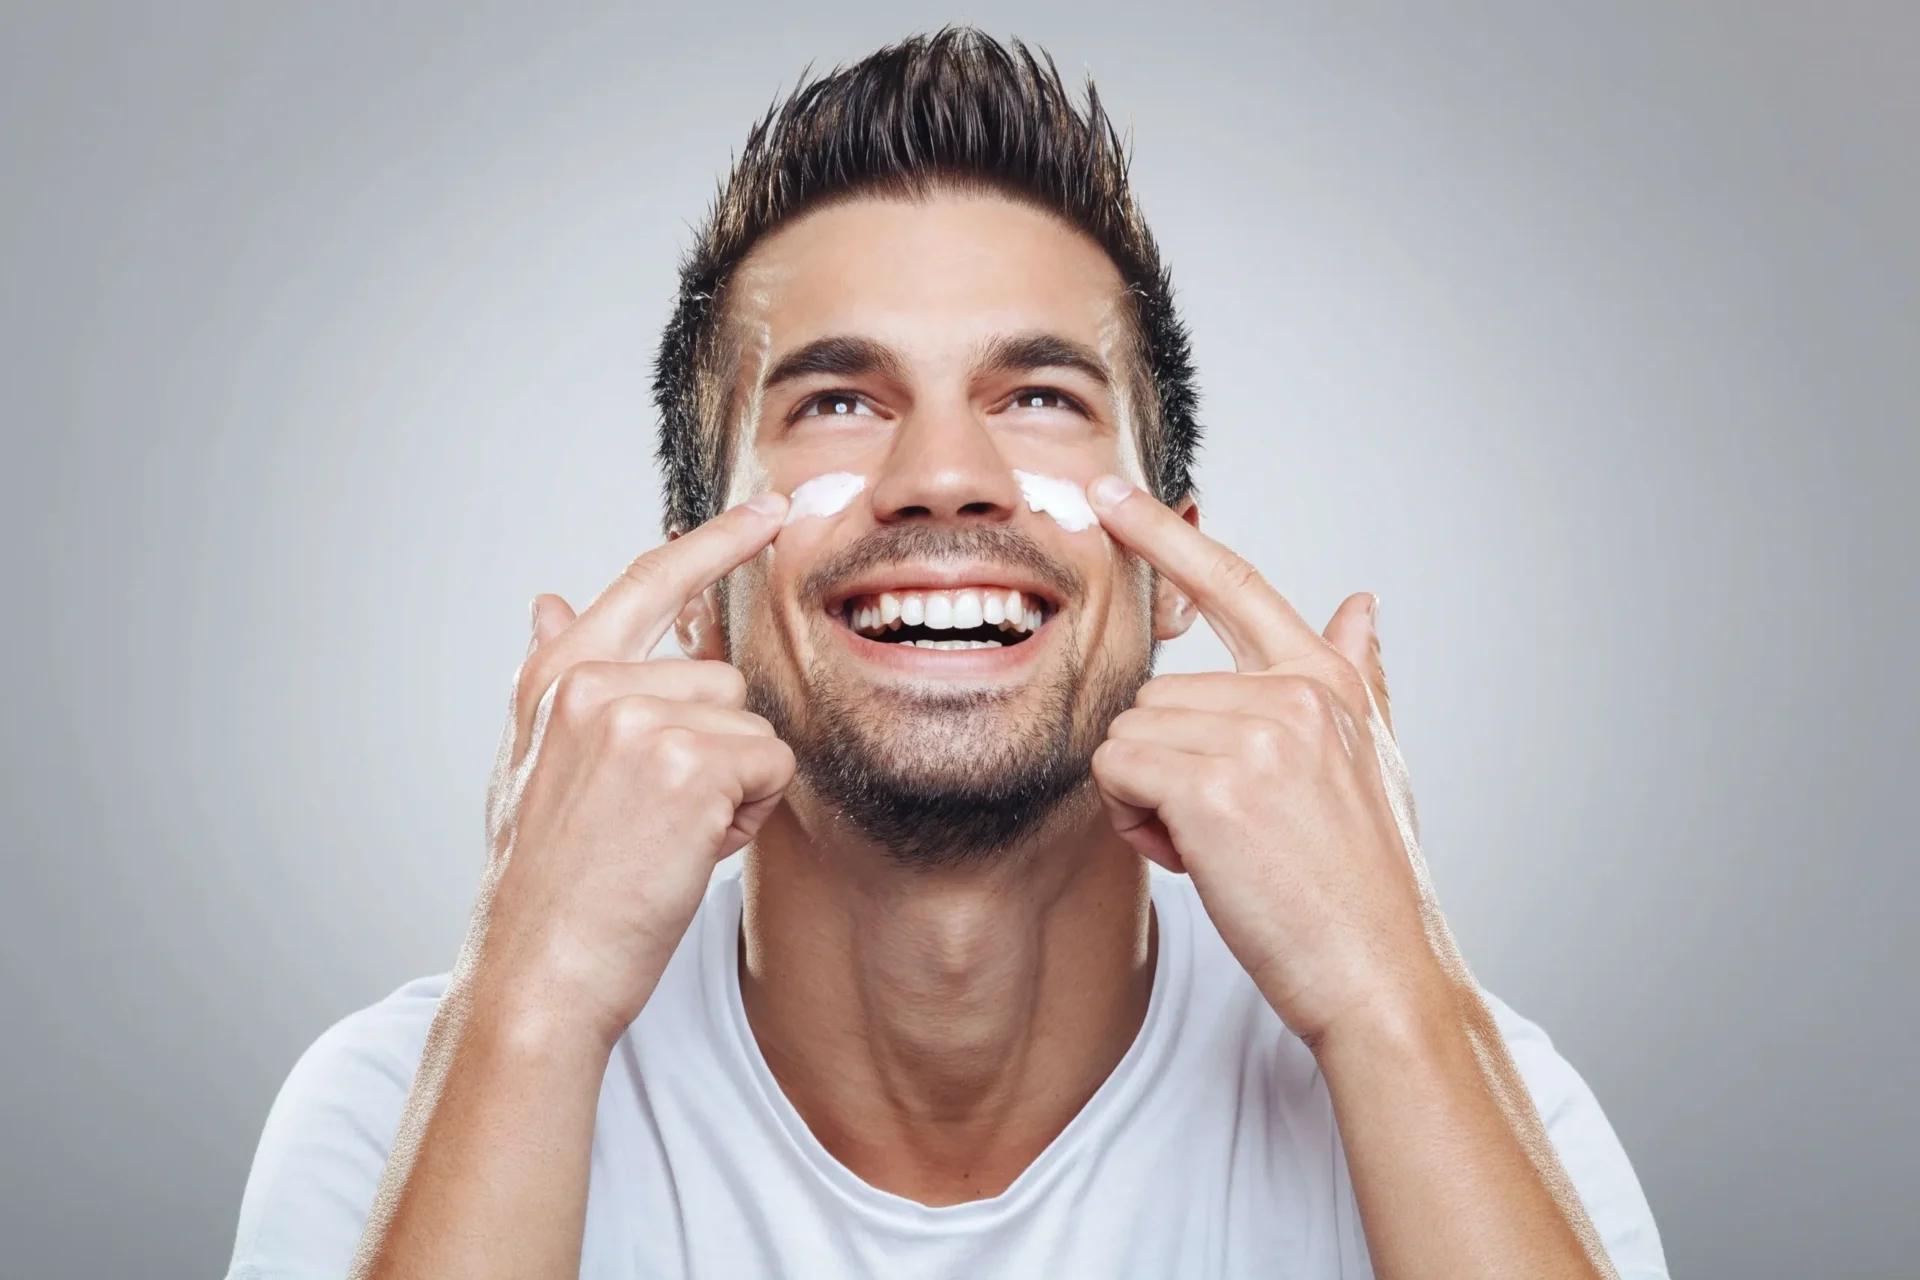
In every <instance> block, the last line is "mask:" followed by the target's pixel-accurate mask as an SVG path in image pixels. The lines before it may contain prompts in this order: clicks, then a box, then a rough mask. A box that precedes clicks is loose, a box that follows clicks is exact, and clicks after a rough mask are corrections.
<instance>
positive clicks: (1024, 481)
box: [1013, 471, 1096, 533]
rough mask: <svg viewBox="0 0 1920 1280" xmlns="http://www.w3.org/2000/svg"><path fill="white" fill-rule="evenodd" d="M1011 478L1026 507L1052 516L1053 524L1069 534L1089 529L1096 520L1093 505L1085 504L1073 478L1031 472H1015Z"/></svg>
mask: <svg viewBox="0 0 1920 1280" xmlns="http://www.w3.org/2000/svg"><path fill="white" fill-rule="evenodd" d="M1013 478H1014V479H1015V480H1017V481H1019V482H1020V492H1021V494H1022V495H1024V496H1025V497H1026V500H1027V506H1029V507H1031V508H1032V509H1033V510H1034V511H1035V512H1044V513H1045V514H1047V515H1050V516H1052V517H1053V519H1054V523H1056V524H1058V525H1059V526H1060V527H1061V528H1062V529H1065V530H1066V531H1067V532H1068V533H1079V532H1080V531H1081V530H1083V529H1091V528H1092V527H1093V526H1094V524H1095V523H1096V520H1095V516H1094V514H1093V508H1092V507H1090V506H1088V505H1087V495H1086V492H1085V491H1084V490H1083V489H1082V488H1081V487H1080V486H1079V485H1077V484H1075V483H1074V482H1073V481H1071V480H1062V479H1061V478H1060V477H1059V476H1043V475H1040V474H1038V473H1037V472H1033V471H1015V472H1014V473H1013Z"/></svg>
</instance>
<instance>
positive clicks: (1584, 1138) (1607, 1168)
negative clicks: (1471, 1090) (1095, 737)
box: [1152, 867, 1667, 1280]
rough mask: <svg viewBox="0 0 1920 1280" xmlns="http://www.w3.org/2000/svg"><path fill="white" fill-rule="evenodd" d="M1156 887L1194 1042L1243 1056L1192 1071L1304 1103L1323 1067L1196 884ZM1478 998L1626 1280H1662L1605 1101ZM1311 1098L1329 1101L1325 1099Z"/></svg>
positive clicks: (1655, 1238) (1640, 1197)
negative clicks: (1260, 1083)
mask: <svg viewBox="0 0 1920 1280" xmlns="http://www.w3.org/2000/svg"><path fill="white" fill-rule="evenodd" d="M1152 886H1153V901H1154V906H1155V908H1156V909H1157V910H1158V911H1159V912H1160V913H1161V915H1162V920H1163V936H1165V937H1167V938H1177V937H1185V938H1186V939H1189V940H1188V941H1186V942H1185V943H1184V944H1183V947H1182V949H1183V951H1184V953H1185V955H1186V956H1187V963H1188V964H1189V965H1190V966H1191V968H1192V971H1193V978H1192V980H1191V981H1190V983H1188V984H1186V991H1185V1002H1186V1003H1187V1005H1188V1006H1189V1009H1188V1012H1187V1017H1188V1019H1189V1020H1190V1021H1191V1020H1198V1022H1199V1023H1200V1026H1201V1028H1202V1029H1207V1028H1211V1029H1212V1030H1213V1031H1214V1032H1215V1033H1214V1034H1194V1035H1192V1037H1191V1041H1192V1043H1194V1044H1196V1045H1207V1046H1208V1047H1209V1052H1211V1053H1213V1054H1216V1055H1217V1054H1225V1055H1226V1056H1228V1057H1233V1056H1234V1055H1240V1057H1241V1058H1242V1061H1238V1062H1232V1063H1200V1064H1195V1065H1193V1066H1192V1067H1190V1071H1191V1072H1192V1073H1194V1074H1202V1073H1204V1071H1205V1070H1206V1069H1207V1068H1208V1067H1209V1066H1212V1067H1216V1068H1230V1069H1232V1070H1234V1071H1239V1070H1242V1069H1244V1068H1245V1067H1246V1066H1247V1065H1248V1064H1249V1063H1251V1062H1254V1061H1256V1060H1257V1062H1258V1064H1259V1065H1260V1067H1261V1069H1262V1072H1263V1075H1264V1078H1266V1079H1267V1080H1268V1081H1269V1082H1270V1084H1273V1085H1279V1086H1285V1085H1289V1084H1291V1085H1292V1086H1293V1088H1294V1090H1295V1091H1296V1093H1297V1094H1298V1096H1301V1097H1304V1096H1307V1094H1308V1093H1309V1092H1311V1091H1313V1090H1314V1088H1315V1086H1316V1084H1317V1082H1318V1080H1319V1071H1318V1065H1317V1063H1315V1061H1314V1060H1313V1057H1312V1054H1311V1052H1310V1051H1309V1050H1308V1049H1307V1048H1306V1046H1305V1045H1304V1044H1302V1043H1301V1042H1300V1040H1299V1039H1298V1037H1296V1036H1294V1035H1293V1033H1292V1032H1291V1031H1289V1030H1287V1029H1286V1027H1285V1025H1284V1024H1283V1023H1282V1022H1281V1020H1280V1017H1279V1015H1278V1014H1276V1013H1274V1011H1273V1009H1272V1007H1271V1006H1270V1005H1268V1004H1267V1002H1266V1000H1265V998H1264V997H1262V996H1261V995H1260V993H1259V991H1258V989H1257V988H1255V987H1254V985H1253V982H1252V980H1251V979H1250V978H1248V977H1247V976H1246V974H1245V972H1244V971H1243V970H1242V969H1241V968H1240V964H1239V961H1237V960H1236V959H1234V957H1233V953H1232V952H1231V951H1229V950H1228V949H1227V946H1226V943H1225V942H1223V941H1222V940H1221V938H1220V935H1219V932H1218V931H1217V930H1216V929H1215V928H1214V927H1213V922H1212V920H1211V918H1210V917H1209V916H1208V915H1207V912H1206V906H1205V904H1204V903H1202V902H1201V900H1200V895H1199V893H1198V891H1197V890H1195V889H1194V887H1193V882H1192V881H1191V880H1189V879H1188V878H1187V877H1185V876H1178V875H1174V874H1172V873H1170V872H1165V871H1162V870H1160V869H1159V868H1157V867H1156V868H1155V869H1154V872H1153V879H1152ZM1481 995H1482V997H1483V998H1484V999H1485V1001H1486V1004H1487V1008H1488V1010H1489V1011H1490V1012H1491V1013H1492V1014H1493V1018H1494V1022H1495V1024H1496V1025H1497V1026H1498V1027H1499V1028H1500V1035H1501V1038H1502V1040H1504V1041H1505V1042H1506V1045H1507V1051H1508V1053H1509V1054H1511V1055H1512V1057H1513V1063H1514V1067H1515V1068H1516V1069H1517V1070H1518V1071H1519V1073H1520V1078H1521V1080H1522V1081H1523V1082H1524V1083H1525V1084H1526V1087H1527V1092H1528V1093H1529V1095H1530V1096H1531V1097H1532V1099H1533V1104H1534V1107H1535V1109H1537V1110H1538V1111H1539V1113H1540V1118H1541V1120H1542V1122H1543V1123H1544V1124H1545V1126H1546V1130H1547V1136H1548V1138H1549V1139H1550V1140H1551V1141H1552V1143H1553V1146H1554V1150H1555V1152H1556V1153H1557V1154H1558V1155H1559V1157H1560V1163H1561V1164H1562V1166H1564V1167H1565V1169H1566V1171H1567V1176H1568V1177H1569V1178H1570V1179H1571V1180H1572V1182H1573V1185H1574V1187H1575V1188H1576V1189H1577V1190H1578V1191H1579V1193H1580V1198H1581V1201H1582V1203H1583V1204H1584V1205H1585V1206H1586V1209H1587V1215H1588V1216H1589V1217H1590V1218H1592V1219H1593V1225H1594V1228H1595V1230H1597V1231H1598V1232H1599V1233H1600V1238H1601V1239H1602V1240H1603V1241H1605V1243H1606V1246H1607V1251H1608V1253H1609V1254H1610V1255H1611V1256H1612V1258H1613V1263H1614V1266H1615V1267H1616V1268H1618V1269H1619V1272H1620V1275H1621V1277H1622V1280H1655V1278H1656V1277H1658V1278H1660V1280H1664V1277H1665V1276H1666V1274H1667V1269H1666V1261H1665V1257H1664V1254H1663V1253H1662V1250H1661V1246H1660V1234H1659V1231H1658V1230H1657V1228H1656V1227H1655V1225H1654V1220H1653V1211H1652V1209H1651V1208H1649V1206H1648V1204H1647V1199H1646V1195H1645V1194H1644V1193H1643V1192H1642V1191H1641V1188H1640V1181H1639V1179H1638V1178H1637V1177H1636V1176H1635V1175H1634V1172H1633V1165H1632V1163H1631V1162H1630V1161H1629V1160H1628V1159H1627V1153H1626V1150H1625V1148H1623V1147H1622V1146H1621V1143H1620V1139H1619V1137H1618V1135H1616V1134H1615V1133H1614V1131H1613V1126H1612V1124H1611V1123H1609V1122H1608V1120H1607V1116H1606V1113H1605V1112H1604V1111H1602V1110H1601V1107H1600V1102H1599V1099H1598V1098H1596V1097H1595V1096H1594V1093H1593V1090H1592V1089H1590V1088H1589V1087H1588V1086H1587V1083H1586V1081H1585V1080H1583V1079H1582V1078H1581V1076H1580V1073H1579V1072H1578V1071H1576V1070H1575V1069H1574V1067H1573V1064H1572V1063H1570V1062H1568V1061H1567V1059H1566V1058H1565V1057H1563V1056H1561V1054H1560V1051H1559V1050H1558V1049H1557V1048H1556V1047H1555V1046H1554V1043H1553V1040H1552V1039H1551V1038H1550V1037H1549V1036H1548V1035H1547V1033H1546V1031H1545V1030H1544V1029H1542V1028H1541V1027H1540V1025H1539V1024H1538V1023H1535V1022H1533V1021H1531V1020H1529V1019H1527V1018H1524V1017H1522V1016H1520V1015H1519V1014H1518V1013H1516V1012H1514V1010H1513V1009H1512V1008H1511V1007H1509V1006H1508V1005H1507V1004H1506V1002H1505V1001H1503V1000H1501V999H1499V998H1498V997H1496V996H1494V995H1493V994H1492V993H1490V992H1488V991H1486V990H1485V989H1484V988H1482V990H1481ZM1314 1096H1316V1097H1322V1098H1324V1092H1323V1091H1321V1092H1318V1093H1315V1094H1314ZM1328 1105H1330V1103H1329V1104H1328Z"/></svg>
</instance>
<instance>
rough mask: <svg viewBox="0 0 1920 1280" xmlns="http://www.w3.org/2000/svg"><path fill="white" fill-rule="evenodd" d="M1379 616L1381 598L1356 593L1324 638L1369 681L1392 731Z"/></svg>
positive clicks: (1335, 613)
mask: <svg viewBox="0 0 1920 1280" xmlns="http://www.w3.org/2000/svg"><path fill="white" fill-rule="evenodd" d="M1379 616H1380V597H1379V596H1376V595H1374V594H1373V593H1372V592H1370V591H1356V592H1354V593H1353V594H1352V595H1350V596H1348V597H1347V598H1346V599H1345V600H1343V601H1341V602H1340V607H1339V608H1338V609H1335V610H1334V611H1333V619H1332V620H1331V621H1330V622H1328V623H1327V629H1326V630H1325V631H1323V632H1321V635H1323V636H1325V637H1326V640H1327V643H1328V644H1330V645H1332V646H1333V647H1334V648H1335V649H1337V650H1338V651H1339V652H1340V655H1341V656H1342V657H1344V658H1345V659H1346V660H1347V661H1348V662H1351V663H1352V664H1353V669H1354V670H1355V671H1358V672H1359V673H1360V676H1361V678H1362V679H1364V680H1365V681H1366V682H1367V687H1368V688H1369V689H1371V690H1372V691H1373V701H1374V705H1375V706H1376V707H1378V708H1379V711H1380V718H1381V719H1382V720H1384V721H1386V725H1387V728H1388V729H1389V730H1391V729H1392V728H1393V712H1392V711H1391V709H1389V707H1388V705H1387V672H1386V668H1385V667H1383V666H1382V665H1381V663H1380V633H1379V629H1378V622H1379Z"/></svg>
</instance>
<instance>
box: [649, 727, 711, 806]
mask: <svg viewBox="0 0 1920 1280" xmlns="http://www.w3.org/2000/svg"><path fill="white" fill-rule="evenodd" d="M646 763H647V769H648V771H649V772H650V773H651V774H653V776H654V777H655V778H657V779H658V780H659V781H660V782H662V783H663V784H665V785H666V786H667V787H668V788H669V789H671V790H675V791H678V790H680V789H682V788H684V787H686V786H688V785H689V784H690V783H692V782H693V780H694V779H696V778H698V777H699V776H700V774H701V772H702V752H701V750H700V735H699V734H697V733H695V732H694V731H693V730H692V729H689V728H687V727H686V726H685V725H677V724H668V725H661V726H660V727H659V728H658V729H656V730H654V731H653V732H652V733H650V734H648V735H647V739H646Z"/></svg>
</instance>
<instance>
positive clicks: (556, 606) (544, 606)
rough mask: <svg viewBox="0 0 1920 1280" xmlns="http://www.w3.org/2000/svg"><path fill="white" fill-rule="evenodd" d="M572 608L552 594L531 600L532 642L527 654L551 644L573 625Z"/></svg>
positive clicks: (544, 594) (547, 593)
mask: <svg viewBox="0 0 1920 1280" xmlns="http://www.w3.org/2000/svg"><path fill="white" fill-rule="evenodd" d="M573 616H574V615H573V607H572V606H571V605H569V604H568V603H567V602H566V601H565V600H563V599H561V598H560V597H559V596H556V595H554V594H553V593H552V592H545V593H543V594H541V595H537V596H535V597H534V598H533V640H532V642H531V643H530V644H529V645H528V646H527V652H528V653H532V652H533V651H534V650H535V649H539V648H543V647H544V646H546V645H549V644H551V643H553V641H554V640H555V639H556V638H558V636H559V635H560V633H561V632H563V631H565V630H566V629H567V628H568V627H570V626H572V625H573Z"/></svg>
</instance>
